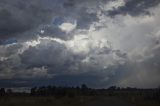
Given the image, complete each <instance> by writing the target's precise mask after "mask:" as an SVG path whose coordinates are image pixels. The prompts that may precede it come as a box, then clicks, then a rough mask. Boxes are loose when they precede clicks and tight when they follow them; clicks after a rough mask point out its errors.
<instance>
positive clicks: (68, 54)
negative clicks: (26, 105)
mask: <svg viewBox="0 0 160 106" xmlns="http://www.w3.org/2000/svg"><path fill="white" fill-rule="evenodd" d="M159 19H160V0H0V87H11V88H15V87H17V88H20V87H21V88H25V87H34V86H42V85H62V86H77V85H81V84H83V83H85V84H87V85H88V86H89V87H94V88H107V87H109V86H113V85H116V86H119V87H128V86H129V87H138V88H155V87H159V86H160V20H159Z"/></svg>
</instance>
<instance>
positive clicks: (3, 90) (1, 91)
mask: <svg viewBox="0 0 160 106" xmlns="http://www.w3.org/2000/svg"><path fill="white" fill-rule="evenodd" d="M4 95H5V89H4V88H1V89H0V96H4Z"/></svg>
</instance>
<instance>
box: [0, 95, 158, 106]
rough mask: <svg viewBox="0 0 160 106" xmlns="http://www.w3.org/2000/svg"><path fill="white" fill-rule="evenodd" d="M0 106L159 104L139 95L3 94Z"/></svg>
mask: <svg viewBox="0 0 160 106" xmlns="http://www.w3.org/2000/svg"><path fill="white" fill-rule="evenodd" d="M0 106H160V102H159V101H156V100H148V99H145V98H144V96H141V95H127V96H124V95H115V96H109V95H106V96H75V97H72V98H69V97H67V96H65V97H59V98H57V97H54V96H3V97H0Z"/></svg>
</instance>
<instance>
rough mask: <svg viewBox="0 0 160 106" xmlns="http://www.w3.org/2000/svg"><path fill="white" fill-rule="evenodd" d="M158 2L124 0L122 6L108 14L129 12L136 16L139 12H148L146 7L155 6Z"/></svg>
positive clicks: (151, 0) (156, 0)
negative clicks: (124, 2)
mask: <svg viewBox="0 0 160 106" xmlns="http://www.w3.org/2000/svg"><path fill="white" fill-rule="evenodd" d="M159 3H160V1H159V0H126V4H125V5H124V6H120V7H118V8H117V9H114V10H111V11H109V12H108V15H109V16H115V15H118V14H122V15H126V14H130V15H132V16H138V15H140V14H150V13H149V11H148V10H147V9H149V8H151V7H155V6H157V5H158V4H159Z"/></svg>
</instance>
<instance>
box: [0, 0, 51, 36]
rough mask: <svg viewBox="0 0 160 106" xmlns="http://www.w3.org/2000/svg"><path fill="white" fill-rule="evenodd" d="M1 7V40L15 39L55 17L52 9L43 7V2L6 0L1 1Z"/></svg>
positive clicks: (39, 0)
mask: <svg viewBox="0 0 160 106" xmlns="http://www.w3.org/2000/svg"><path fill="white" fill-rule="evenodd" d="M0 5H1V8H0V37H1V39H4V38H5V39H7V38H10V37H11V38H14V37H15V36H17V35H21V34H23V33H25V32H27V31H30V30H33V29H34V28H36V27H38V26H39V25H41V24H44V23H46V22H48V21H50V19H51V16H52V15H53V14H52V13H51V10H50V9H48V8H46V7H44V6H43V5H42V1H41V0H35V1H32V0H28V1H25V0H14V1H10V0H5V1H0ZM21 36H22V35H21ZM26 38H27V37H26Z"/></svg>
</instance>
